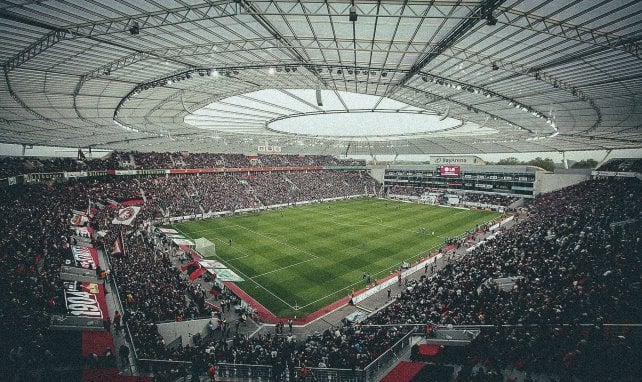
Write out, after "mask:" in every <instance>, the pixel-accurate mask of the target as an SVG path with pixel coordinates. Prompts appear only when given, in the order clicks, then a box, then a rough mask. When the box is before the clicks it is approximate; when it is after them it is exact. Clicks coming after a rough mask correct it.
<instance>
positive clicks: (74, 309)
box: [63, 281, 108, 320]
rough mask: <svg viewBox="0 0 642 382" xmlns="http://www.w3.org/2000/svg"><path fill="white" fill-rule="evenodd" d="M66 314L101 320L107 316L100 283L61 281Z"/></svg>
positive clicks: (102, 288)
mask: <svg viewBox="0 0 642 382" xmlns="http://www.w3.org/2000/svg"><path fill="white" fill-rule="evenodd" d="M63 285H64V287H65V289H64V295H65V306H66V308H67V314H68V315H69V316H74V317H83V318H95V319H100V320H102V319H103V318H105V317H107V316H108V313H107V303H106V301H105V291H104V287H103V286H102V284H96V283H87V282H78V281H65V282H64V283H63Z"/></svg>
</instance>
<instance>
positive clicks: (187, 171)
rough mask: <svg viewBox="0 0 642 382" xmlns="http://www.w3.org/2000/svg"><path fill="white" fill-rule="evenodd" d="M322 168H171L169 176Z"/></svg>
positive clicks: (317, 168) (313, 168)
mask: <svg viewBox="0 0 642 382" xmlns="http://www.w3.org/2000/svg"><path fill="white" fill-rule="evenodd" d="M319 170H323V166H299V167H229V168H173V169H170V170H169V173H170V174H202V173H218V172H268V171H319Z"/></svg>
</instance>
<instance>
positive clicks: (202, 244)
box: [194, 237, 216, 257]
mask: <svg viewBox="0 0 642 382" xmlns="http://www.w3.org/2000/svg"><path fill="white" fill-rule="evenodd" d="M194 243H195V244H196V251H197V252H198V253H200V254H201V256H203V257H212V256H215V255H216V245H215V244H214V243H212V242H211V241H209V240H208V239H206V238H204V237H199V238H198V239H196V240H194Z"/></svg>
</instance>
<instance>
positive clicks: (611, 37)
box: [497, 7, 642, 59]
mask: <svg viewBox="0 0 642 382" xmlns="http://www.w3.org/2000/svg"><path fill="white" fill-rule="evenodd" d="M497 10H498V11H499V14H500V16H499V20H498V21H499V22H503V23H506V24H509V25H511V26H513V27H517V28H523V29H526V30H530V31H533V32H537V33H545V34H548V35H552V36H556V37H562V38H566V39H570V40H574V41H580V42H584V43H589V44H592V45H597V46H601V47H603V48H609V49H616V50H622V51H624V52H627V53H630V54H632V55H633V56H635V57H637V58H638V59H642V49H640V42H639V41H636V40H633V39H630V38H626V37H622V36H618V35H616V34H613V33H607V32H601V31H598V30H595V29H590V28H584V27H581V26H577V25H573V24H569V23H565V22H560V21H557V20H552V19H549V18H546V17H542V16H537V15H533V14H530V13H528V12H524V11H520V10H517V9H514V8H511V7H498V8H497ZM519 19H524V20H525V21H526V23H527V25H528V26H525V27H524V26H520V23H519V22H517V21H518V20H519Z"/></svg>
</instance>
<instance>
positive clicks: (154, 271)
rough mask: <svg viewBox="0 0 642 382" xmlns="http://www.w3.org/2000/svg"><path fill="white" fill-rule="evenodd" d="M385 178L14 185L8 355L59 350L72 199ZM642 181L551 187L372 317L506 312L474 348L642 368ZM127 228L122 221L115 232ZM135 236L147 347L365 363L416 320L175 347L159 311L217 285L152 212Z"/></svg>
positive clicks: (3, 208) (130, 266)
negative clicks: (510, 284) (167, 242)
mask: <svg viewBox="0 0 642 382" xmlns="http://www.w3.org/2000/svg"><path fill="white" fill-rule="evenodd" d="M235 187H236V188H235ZM375 187H376V185H375V183H374V181H373V180H372V179H371V178H369V177H368V176H366V175H364V174H362V173H353V172H272V173H259V174H250V175H240V174H237V175H230V174H207V175H199V176H196V175H192V176H170V177H153V176H149V177H140V178H125V179H120V178H103V179H91V180H81V181H72V182H67V183H61V184H53V183H50V184H34V185H28V186H14V187H8V188H4V189H0V193H2V198H0V212H2V213H1V214H0V219H2V222H1V224H0V248H2V253H1V254H0V264H1V265H2V266H3V268H4V269H5V270H6V272H4V273H3V274H2V276H0V280H2V285H3V286H5V288H4V289H5V293H3V294H1V295H0V303H1V304H2V306H3V309H2V310H1V311H0V317H1V319H0V325H2V326H1V327H0V330H1V331H2V338H3V339H6V340H3V341H2V345H1V346H2V350H3V353H4V354H5V355H8V354H12V353H11V352H12V351H13V354H20V362H19V363H20V364H21V365H30V364H31V363H37V361H38V357H39V356H40V354H42V352H43V351H48V352H59V351H60V349H56V348H55V346H53V345H52V344H48V343H47V341H46V338H47V331H48V326H49V321H48V320H49V313H50V312H51V311H53V310H54V309H56V308H57V307H55V306H52V304H55V301H56V298H55V297H56V296H57V294H59V293H60V290H61V288H62V285H61V280H60V279H59V276H58V273H59V270H60V267H61V264H62V261H63V257H64V253H65V251H66V250H68V249H67V247H68V243H69V240H70V239H69V229H68V226H69V218H70V210H71V209H78V210H82V209H84V208H86V207H87V205H88V203H91V205H92V206H93V210H92V211H93V213H94V215H95V216H94V222H93V223H92V224H93V225H95V228H97V229H105V228H108V227H109V226H110V219H111V218H112V217H113V213H114V208H113V207H117V203H119V202H123V201H126V200H131V199H139V198H141V197H142V195H143V194H144V195H145V197H146V198H147V200H148V202H147V203H146V204H145V205H143V209H142V210H141V214H140V215H139V218H138V222H141V221H143V220H145V219H148V218H151V217H157V216H159V215H162V214H163V213H168V212H169V213H171V214H172V215H175V214H188V212H192V211H194V212H196V211H200V210H202V208H203V207H207V208H208V209H210V208H211V209H213V210H220V208H230V207H229V206H230V204H234V208H239V207H245V206H251V205H252V203H262V204H280V203H288V202H293V201H301V200H314V199H319V198H325V197H333V196H342V195H344V196H345V195H352V194H363V193H364V192H365V191H366V190H369V189H374V188H375ZM226 190H228V191H229V193H226V192H227V191H226ZM141 191H142V192H141ZM640 191H641V187H640V182H639V181H638V180H636V179H633V180H618V181H613V180H610V181H591V182H586V183H582V184H580V185H577V186H573V187H570V188H567V189H564V190H561V191H557V192H554V193H550V194H546V195H541V196H538V197H537V198H536V199H535V200H534V201H533V202H532V203H531V204H530V205H529V206H528V216H526V217H522V218H520V219H519V220H518V222H517V224H516V226H515V227H514V228H513V229H511V230H506V231H502V232H500V233H499V235H498V236H497V238H495V239H494V240H492V241H490V242H488V243H486V244H483V245H481V246H480V247H479V248H477V249H475V250H474V251H473V252H472V254H471V255H469V256H465V257H463V258H462V259H461V260H459V261H457V262H454V263H451V264H449V265H447V266H446V267H445V268H444V269H443V270H442V271H441V272H439V273H438V274H437V275H435V276H434V277H432V278H431V279H426V278H422V279H420V280H417V282H416V283H413V284H412V286H411V287H410V288H408V290H407V291H405V292H403V293H401V295H400V296H399V297H398V298H397V299H396V300H395V301H394V302H393V303H391V304H390V305H388V306H387V307H386V308H384V309H383V310H381V311H379V312H377V313H375V314H374V315H372V316H371V317H370V318H368V319H367V320H366V321H365V323H366V324H386V325H390V324H392V325H395V324H408V323H425V322H432V323H434V324H438V325H495V327H494V328H493V329H491V330H487V329H485V330H482V334H481V335H480V337H479V338H478V340H477V341H475V342H474V343H473V345H472V346H471V347H470V348H469V349H468V353H467V354H468V356H469V357H470V359H477V360H480V359H481V360H485V362H489V363H490V364H492V365H497V367H512V366H515V365H519V366H520V367H524V368H527V369H529V370H540V371H541V370H547V371H553V372H557V373H559V374H561V375H564V374H575V375H580V376H584V377H587V378H596V379H603V378H601V377H603V376H604V374H602V373H605V372H606V371H609V372H610V373H613V370H616V371H615V373H616V374H617V375H626V373H629V374H631V373H633V374H632V375H640V374H639V372H640V371H639V370H637V369H635V368H636V367H637V366H635V365H637V362H636V361H635V360H632V359H631V354H639V353H640V350H641V349H640V341H639V338H640V335H639V333H637V332H636V330H637V329H635V328H633V329H631V328H624V329H622V328H619V329H611V330H609V329H608V327H605V326H603V324H607V323H623V322H634V323H635V322H640V318H641V316H642V314H641V312H640V306H639V298H640V296H641V293H640V274H641V272H640V271H641V269H640V248H641V247H642V246H641V245H640V240H641V239H642V236H641V235H642V228H641V227H642V225H640V224H639V219H640V217H641V213H642V202H641V201H640V198H639V195H640ZM270 192H271V193H272V194H270ZM219 196H220V198H221V200H218V199H217V198H218V197H219ZM239 196H240V200H239ZM87 199H90V201H87ZM114 202H116V205H115V206H114V205H113V203H114ZM110 206H111V207H110ZM631 222H634V223H631ZM612 223H620V224H615V225H614V226H612ZM117 232H118V231H117V230H115V229H113V227H112V229H111V232H110V233H109V234H108V236H107V237H106V238H105V239H104V240H105V243H109V242H110V241H111V240H112V239H113V238H114V237H115V235H116V234H117ZM124 239H125V241H126V246H127V248H129V251H133V252H135V255H132V256H127V257H122V258H115V259H114V262H113V269H112V275H113V277H114V278H115V280H116V282H117V283H118V285H119V288H120V291H121V294H122V295H123V296H124V301H123V303H124V304H125V306H126V310H125V315H124V317H123V320H124V321H125V322H127V323H128V324H129V326H130V329H131V330H132V335H133V337H134V341H135V345H136V348H137V350H138V351H139V352H140V354H138V355H139V357H150V358H166V359H170V358H171V359H184V360H194V359H199V360H203V361H204V362H205V363H206V362H212V361H213V362H220V361H228V362H243V363H245V362H247V363H256V364H262V363H267V364H271V365H273V366H275V368H276V370H283V372H285V370H286V369H291V367H292V366H297V367H298V366H300V365H303V364H305V365H308V366H312V367H339V368H361V367H364V366H365V365H367V364H368V363H370V362H371V361H372V360H373V359H375V358H376V357H377V356H378V355H379V354H381V353H382V352H383V351H385V350H386V349H387V348H388V347H389V346H390V345H391V344H393V343H394V342H395V341H396V340H398V339H399V338H401V336H402V335H403V334H404V333H405V332H406V331H407V330H408V329H407V327H405V326H404V327H402V326H384V327H379V328H372V327H366V326H360V325H355V326H352V325H349V326H345V327H341V328H329V329H328V330H326V331H324V332H323V333H322V334H320V335H317V336H311V337H309V338H307V339H306V340H304V341H300V342H296V341H292V339H291V338H289V337H287V336H276V335H263V336H257V337H253V338H245V337H242V336H240V335H235V336H234V337H233V340H232V341H231V342H229V343H227V342H224V341H223V342H221V341H218V340H214V339H212V340H211V341H205V342H204V343H203V344H201V345H200V346H198V347H192V348H187V349H185V348H181V349H180V351H178V352H175V351H172V350H170V349H167V348H166V347H165V344H164V343H163V341H162V338H161V337H160V335H159V334H158V331H157V329H156V327H155V322H158V321H161V320H165V319H171V320H175V319H189V318H193V317H196V316H200V315H204V314H205V315H207V314H209V313H210V311H208V308H207V307H206V306H205V305H204V304H203V300H204V297H205V296H204V294H205V291H203V290H200V289H199V288H198V287H195V286H193V285H192V284H190V283H189V282H187V281H185V279H184V277H183V276H181V274H180V272H179V271H178V270H177V269H176V268H174V267H173V266H172V265H171V262H170V261H169V259H168V257H167V254H166V252H164V251H162V250H160V249H159V247H158V245H157V243H155V242H154V239H153V238H152V237H151V236H150V235H148V234H146V231H145V230H144V228H143V225H142V224H140V223H139V229H136V230H131V231H126V232H124ZM132 254H133V253H132ZM500 277H518V278H517V281H516V284H515V287H514V288H513V289H512V290H510V291H502V290H495V289H493V288H492V287H489V286H488V284H487V283H485V282H486V281H487V280H489V279H493V278H500ZM580 324H590V325H591V326H590V327H583V326H580ZM501 325H508V326H505V327H504V326H501ZM516 325H523V326H516ZM636 338H637V342H636V340H635V339H636ZM17 349H19V350H17ZM597 355H600V357H601V358H600V362H597V363H596V362H593V360H594V358H595V357H596V356H597ZM629 362H630V363H629ZM636 373H637V374H636Z"/></svg>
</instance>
